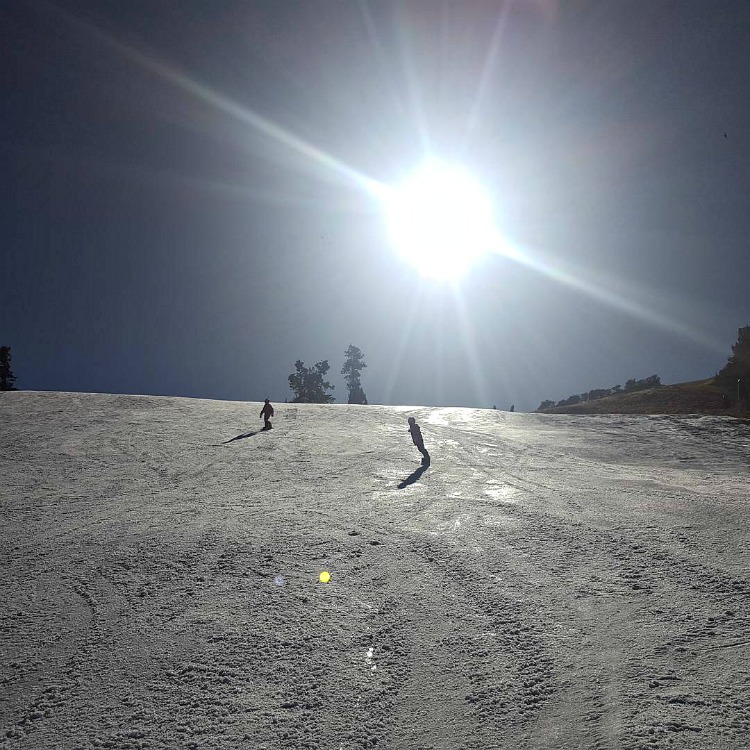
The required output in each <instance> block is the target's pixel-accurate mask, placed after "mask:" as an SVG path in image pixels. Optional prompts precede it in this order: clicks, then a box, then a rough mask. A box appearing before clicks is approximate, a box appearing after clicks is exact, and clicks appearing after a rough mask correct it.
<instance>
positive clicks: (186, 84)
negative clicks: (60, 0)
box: [55, 7, 386, 198]
mask: <svg viewBox="0 0 750 750" xmlns="http://www.w3.org/2000/svg"><path fill="white" fill-rule="evenodd" d="M55 11H57V12H58V13H59V14H61V15H62V16H63V17H64V18H65V19H66V20H67V21H68V22H69V23H71V24H74V25H75V26H76V27H78V28H79V29H82V30H84V31H85V32H87V33H89V34H91V35H93V36H94V37H95V38H96V39H97V40H99V41H100V42H102V43H103V44H104V45H106V46H107V47H109V48H110V49H112V50H114V51H116V52H118V53H119V54H120V55H122V56H123V57H125V58H127V59H128V60H130V61H131V62H134V63H136V64H137V65H139V66H140V67H141V68H143V69H145V70H148V71H150V72H151V73H153V74H155V75H156V76H158V77H160V78H161V79H163V80H165V81H168V82H170V83H172V84H173V85H174V86H176V87H177V88H180V89H182V90H183V91H186V92H188V93H190V94H192V95H193V96H195V97H196V98H197V99H200V100H201V101H203V102H205V103H207V104H210V105H211V106H213V107H214V108H216V109H218V110H219V111H221V112H223V113H224V114H227V115H230V116H231V117H233V118H235V119H237V120H239V121H240V122H242V123H244V124H246V125H249V126H250V127H251V128H253V129H254V130H256V131H257V132H259V133H262V134H263V135H265V136H267V137H269V138H272V139H273V140H275V141H277V142H279V143H282V144H283V145H285V146H287V147H288V148H289V149H291V150H292V151H294V152H296V153H298V154H300V155H302V156H304V157H306V158H307V159H309V160H311V161H313V162H317V163H318V164H320V165H322V166H324V167H326V168H328V169H329V170H331V171H332V172H334V173H336V174H338V175H339V176H341V177H343V178H344V179H345V180H347V181H348V182H350V183H353V184H355V185H356V186H357V187H359V188H361V189H363V190H365V191H366V192H368V193H370V194H371V195H373V196H375V197H379V198H382V197H383V196H384V194H385V193H386V188H385V186H384V185H383V184H382V183H380V182H378V181H377V180H374V179H372V178H371V177H368V176H367V175H365V174H363V173H362V172H359V171H357V170H356V169H354V168H352V167H350V166H349V165H347V164H345V163H344V162H342V161H340V160H339V159H337V158H336V157H335V156H332V155H331V154H328V153H326V152H325V151H323V150H322V149H320V148H318V147H317V146H314V145H313V144H311V143H309V142H307V141H305V140H303V139H302V138H300V137H298V136H296V135H295V134H294V133H292V132H291V131H289V130H287V129H285V128H283V127H281V126H280V125H277V124H276V123H274V122H273V121H272V120H269V119H268V118H266V117H263V116H262V115H260V114H258V113H257V112H255V111H253V110H252V109H250V108H248V107H244V106H242V105H241V104H238V103H237V102H235V101H234V100H232V99H230V98H229V97H227V96H225V95H223V94H220V93H218V92H216V91H214V90H213V89H211V88H209V87H208V86H205V85H204V84H202V83H199V82H198V81H195V80H193V79H192V78H190V77H189V76H187V75H186V74H185V73H183V72H181V71H179V70H178V69H177V68H175V67H172V66H170V65H167V64H166V63H164V62H162V61H161V60H158V59H156V58H155V57H152V56H150V55H148V54H146V53H145V52H142V51H141V50H138V49H136V48H135V47H132V46H130V45H128V44H125V43H124V42H121V41H120V40H119V39H115V38H114V37H113V36H111V35H110V34H108V33H106V32H104V31H102V30H101V29H100V28H98V27H96V26H94V25H93V24H91V23H89V22H86V21H83V20H82V19H80V18H78V17H77V16H73V15H72V14H70V13H67V12H64V11H62V10H61V9H60V8H57V7H55Z"/></svg>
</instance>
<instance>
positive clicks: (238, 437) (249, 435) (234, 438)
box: [220, 428, 268, 445]
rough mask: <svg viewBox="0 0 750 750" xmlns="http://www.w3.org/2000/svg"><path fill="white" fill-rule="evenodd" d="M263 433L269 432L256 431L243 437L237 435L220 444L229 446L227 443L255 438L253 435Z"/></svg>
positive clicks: (264, 430)
mask: <svg viewBox="0 0 750 750" xmlns="http://www.w3.org/2000/svg"><path fill="white" fill-rule="evenodd" d="M263 432H268V430H266V429H265V428H263V429H260V430H255V432H246V433H244V434H243V435H237V437H233V438H230V439H229V440H225V441H224V442H223V443H220V445H227V443H233V442H234V441H235V440H243V439H244V438H249V437H253V435H260V434H261V433H263Z"/></svg>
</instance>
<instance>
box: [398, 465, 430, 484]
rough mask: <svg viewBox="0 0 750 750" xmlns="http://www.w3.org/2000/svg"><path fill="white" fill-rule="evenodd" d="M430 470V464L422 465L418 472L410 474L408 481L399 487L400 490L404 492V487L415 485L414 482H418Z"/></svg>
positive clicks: (405, 480)
mask: <svg viewBox="0 0 750 750" xmlns="http://www.w3.org/2000/svg"><path fill="white" fill-rule="evenodd" d="M429 468H430V464H428V463H424V464H422V465H421V466H420V467H419V468H418V469H417V470H416V471H414V472H412V473H411V474H409V476H408V477H406V479H404V481H403V482H400V483H399V485H398V488H399V489H400V490H403V489H404V487H408V486H409V485H410V484H414V482H416V481H417V480H418V479H419V478H420V477H421V476H422V474H424V473H425V472H426V471H427V469H429Z"/></svg>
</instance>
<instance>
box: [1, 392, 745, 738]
mask: <svg viewBox="0 0 750 750" xmlns="http://www.w3.org/2000/svg"><path fill="white" fill-rule="evenodd" d="M259 411H260V404H245V403H232V402H216V401H201V400H192V399H179V398H156V397H137V396H109V395H91V394H61V393H29V392H20V393H3V394H0V457H1V463H0V472H1V475H0V476H1V480H2V481H1V482H0V500H1V502H2V517H3V526H2V531H1V532H0V550H1V554H2V565H1V566H0V586H1V589H0V590H1V591H2V606H1V607H0V675H1V676H0V747H1V748H3V749H4V750H5V749H6V748H7V749H8V750H10V749H11V748H13V749H15V748H23V750H27V749H31V748H34V749H37V748H121V749H124V748H253V749H254V748H265V749H266V750H280V749H281V748H319V749H320V750H329V749H331V750H343V749H346V750H349V749H352V748H374V747H377V748H395V749H400V748H403V749H404V750H418V749H420V748H421V749H425V750H426V749H427V748H434V749H435V750H437V749H441V750H442V749H446V750H448V749H451V750H452V749H453V748H456V749H459V748H467V749H468V748H508V749H512V750H517V749H521V748H529V749H530V750H531V749H533V750H536V749H537V748H555V749H556V750H559V749H561V748H576V749H577V748H585V749H587V750H588V749H591V750H593V749H594V748H598V749H602V750H604V749H607V750H626V749H628V748H691V749H701V748H723V749H735V748H737V749H739V748H748V747H750V600H749V597H748V592H749V590H750V586H749V585H748V570H750V544H749V542H748V539H749V537H750V535H749V534H748V521H747V514H748V497H749V494H750V493H749V490H748V488H749V486H750V485H749V484H748V479H749V478H750V471H749V470H748V459H749V457H750V429H749V428H748V426H746V425H744V424H742V423H740V422H737V421H733V420H731V419H728V418H721V417H702V418H699V417H675V416H668V417H648V416H628V417H623V416H591V417H572V416H548V415H534V414H511V413H508V412H498V411H484V410H472V409H457V408H450V409H441V408H418V407H415V408H407V407H379V406H363V407H360V406H343V405H342V406H339V405H332V406H318V405H306V404H302V405H296V404H289V405H285V404H281V405H278V406H277V413H276V418H275V419H274V429H273V430H272V431H270V432H267V433H258V434H252V435H249V436H247V437H242V438H240V439H236V440H232V441H231V442H226V441H230V439H231V438H234V437H235V436H238V435H241V434H245V433H247V432H248V431H249V430H255V429H257V428H258V427H259V426H260V425H261V420H260V419H258V412H259ZM411 414H413V415H415V416H416V417H417V421H418V422H419V423H420V424H421V426H422V432H423V434H424V436H425V442H426V444H427V447H428V449H429V450H430V452H431V454H432V466H431V467H430V468H429V469H428V470H427V471H424V472H423V473H422V472H421V471H420V470H419V462H418V460H419V454H418V453H417V451H416V449H414V447H413V446H412V445H411V441H410V439H409V435H408V434H407V431H406V427H407V425H406V417H407V416H408V415H411ZM415 472H416V473H415ZM323 570H328V571H330V573H331V576H332V577H331V581H330V583H327V584H323V583H320V582H319V581H318V575H319V573H320V572H321V571H323Z"/></svg>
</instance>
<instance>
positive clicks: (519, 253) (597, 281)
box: [495, 237, 725, 353]
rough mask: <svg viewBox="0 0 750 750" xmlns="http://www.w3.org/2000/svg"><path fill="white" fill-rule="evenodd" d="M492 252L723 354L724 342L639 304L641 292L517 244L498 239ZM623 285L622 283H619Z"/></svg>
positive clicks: (643, 304)
mask: <svg viewBox="0 0 750 750" xmlns="http://www.w3.org/2000/svg"><path fill="white" fill-rule="evenodd" d="M495 251H496V252H497V253H498V254H500V255H502V256H503V257H505V258H508V259H509V260H512V261H513V262H515V263H518V264H520V265H522V266H525V267H527V268H530V269H532V270H533V271H536V272H537V273H540V274H542V275H544V276H547V277H548V278H551V279H553V280H554V281H556V282H558V283H560V284H563V285H564V286H567V287H570V288H571V289H575V290H576V291H579V292H581V293H583V294H585V295H587V296H589V297H592V298H593V299H596V300H599V301H600V302H603V303H605V304H607V305H609V306H610V307H614V308H615V309H618V310H622V311H623V312H626V313H628V314H630V315H632V316H633V317H635V318H638V319H640V320H643V321H645V322H647V323H649V324H650V325H654V326H657V327H659V328H661V329H662V330H666V331H670V332H671V333H674V334H677V335H679V336H682V337H683V338H685V339H687V340H689V341H692V342H694V343H696V344H700V345H701V346H704V347H706V348H707V349H709V350H713V351H716V352H717V353H719V352H722V353H723V352H724V349H725V346H724V344H723V343H720V342H717V341H716V340H715V339H714V338H712V337H711V336H709V335H708V334H706V333H704V332H702V331H700V330H698V329H696V328H695V327H692V326H690V325H687V324H686V323H683V322H682V321H679V320H675V319H674V318H671V317H669V316H667V315H665V314H663V313H660V312H657V311H656V310H654V309H651V308H650V307H648V306H647V305H646V304H645V303H639V302H638V301H637V299H638V298H639V297H642V296H643V293H642V290H639V289H637V288H625V289H624V290H623V291H622V292H619V291H616V290H615V289H613V288H612V283H611V281H609V280H608V279H604V278H594V277H593V275H592V274H591V273H590V272H589V273H588V274H586V275H588V276H589V278H588V279H587V278H585V276H584V272H582V271H580V270H577V271H575V272H573V271H572V270H566V269H565V268H563V267H562V265H561V264H560V263H559V261H558V262H554V261H553V260H551V259H547V258H544V257H543V256H542V254H541V253H540V252H538V251H536V252H532V251H530V250H528V249H526V248H524V249H523V250H522V249H521V248H520V247H518V246H517V245H513V244H511V243H509V242H507V241H505V240H503V239H502V238H500V237H498V238H497V244H496V246H495ZM620 285H621V286H624V284H623V282H620Z"/></svg>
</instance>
